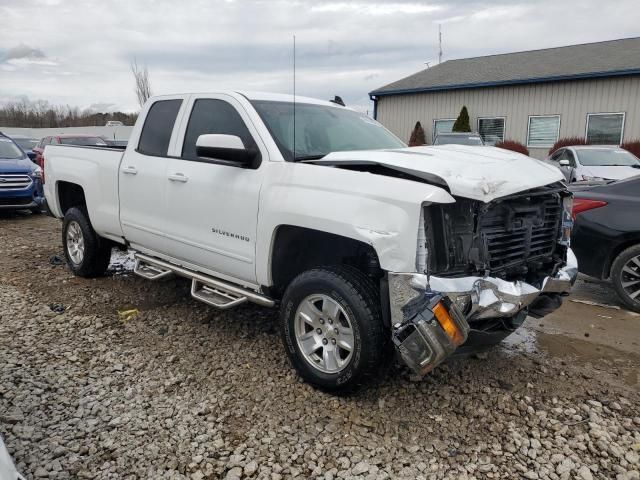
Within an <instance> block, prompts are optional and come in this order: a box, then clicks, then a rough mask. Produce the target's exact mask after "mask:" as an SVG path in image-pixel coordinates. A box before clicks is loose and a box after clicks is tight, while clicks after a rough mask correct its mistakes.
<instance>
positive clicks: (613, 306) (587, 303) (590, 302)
mask: <svg viewBox="0 0 640 480" xmlns="http://www.w3.org/2000/svg"><path fill="white" fill-rule="evenodd" d="M571 301H572V302H573V303H584V304H585V305H593V306H594V307H602V308H613V309H615V310H620V307H619V306H617V305H607V304H606V303H598V302H593V301H591V300H580V299H578V298H572V299H571Z"/></svg>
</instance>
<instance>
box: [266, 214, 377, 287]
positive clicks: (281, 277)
mask: <svg viewBox="0 0 640 480" xmlns="http://www.w3.org/2000/svg"><path fill="white" fill-rule="evenodd" d="M330 265H351V266H353V267H356V268H357V269H358V270H360V271H362V272H363V273H365V274H366V275H367V276H369V277H371V278H372V279H373V280H374V281H376V283H377V282H378V281H379V280H380V278H382V276H383V272H382V269H381V268H380V263H379V261H378V255H377V254H376V252H375V250H374V249H373V247H372V246H371V245H368V244H366V243H364V242H360V241H358V240H354V239H352V238H347V237H342V236H340V235H334V234H332V233H326V232H321V231H319V230H313V229H310V228H304V227H296V226H291V225H283V226H280V227H279V228H278V230H277V232H276V235H275V239H274V243H273V249H272V252H271V278H272V282H273V286H272V290H273V292H272V294H273V295H275V296H277V297H281V296H282V294H283V293H284V290H285V289H286V288H287V285H289V283H290V282H291V280H293V279H294V278H295V277H296V276H298V275H299V274H300V273H302V272H304V271H306V270H310V269H312V268H314V267H320V266H330Z"/></svg>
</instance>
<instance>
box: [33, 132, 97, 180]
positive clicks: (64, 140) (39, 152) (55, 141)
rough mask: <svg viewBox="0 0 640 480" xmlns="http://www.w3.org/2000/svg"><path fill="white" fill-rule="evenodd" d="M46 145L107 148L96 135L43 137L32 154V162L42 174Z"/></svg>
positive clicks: (76, 134)
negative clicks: (33, 156)
mask: <svg viewBox="0 0 640 480" xmlns="http://www.w3.org/2000/svg"><path fill="white" fill-rule="evenodd" d="M47 145H84V146H104V147H106V146H107V142H105V141H104V140H103V139H102V138H100V137H98V136H97V135H88V134H82V133H68V134H63V135H52V136H49V137H43V138H42V139H41V140H40V141H39V142H38V144H37V145H36V146H35V147H33V153H35V154H36V157H35V159H34V162H36V164H38V165H39V166H40V168H42V171H43V172H44V156H43V154H44V147H46V146H47Z"/></svg>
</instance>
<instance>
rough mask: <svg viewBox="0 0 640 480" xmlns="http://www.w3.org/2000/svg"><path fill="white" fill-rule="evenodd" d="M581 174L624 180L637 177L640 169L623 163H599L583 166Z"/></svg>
mask: <svg viewBox="0 0 640 480" xmlns="http://www.w3.org/2000/svg"><path fill="white" fill-rule="evenodd" d="M580 175H587V176H589V177H599V178H604V179H605V180H622V179H623V178H629V177H635V176H636V175H640V169H638V168H633V167H626V166H623V165H611V166H607V165H598V166H584V165H583V166H582V167H581V168H580Z"/></svg>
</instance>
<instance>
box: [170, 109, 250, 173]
mask: <svg viewBox="0 0 640 480" xmlns="http://www.w3.org/2000/svg"><path fill="white" fill-rule="evenodd" d="M208 133H217V134H223V135H235V136H237V137H240V139H241V140H242V143H243V144H244V146H245V148H247V149H253V150H256V151H257V150H258V146H257V145H256V142H255V141H254V140H253V137H252V136H251V133H250V132H249V129H248V128H247V126H246V125H245V123H244V121H243V120H242V117H240V114H239V113H238V111H237V110H236V109H235V108H234V107H233V106H232V105H230V104H229V103H227V102H225V101H224V100H216V99H211V98H201V99H199V100H196V101H195V103H194V105H193V110H192V111H191V117H190V118H189V124H188V125H187V131H186V133H185V136H184V144H183V145H182V158H185V159H188V160H197V159H198V155H197V154H196V141H197V140H198V137H199V136H200V135H205V134H208Z"/></svg>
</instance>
